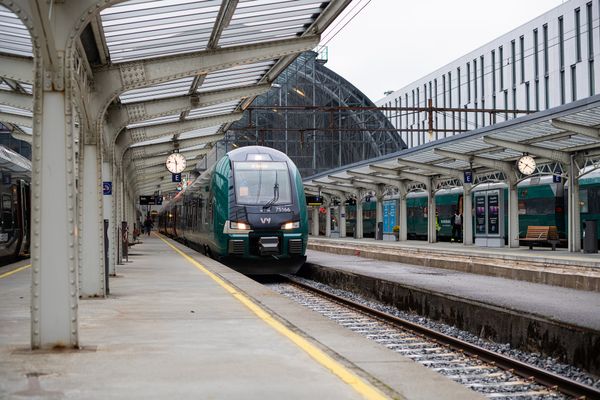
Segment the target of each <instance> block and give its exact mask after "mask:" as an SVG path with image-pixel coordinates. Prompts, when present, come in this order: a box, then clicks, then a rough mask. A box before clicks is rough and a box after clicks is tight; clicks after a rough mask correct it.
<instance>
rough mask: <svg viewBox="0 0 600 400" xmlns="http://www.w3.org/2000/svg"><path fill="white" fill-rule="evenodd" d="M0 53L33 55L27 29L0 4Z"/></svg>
mask: <svg viewBox="0 0 600 400" xmlns="http://www.w3.org/2000/svg"><path fill="white" fill-rule="evenodd" d="M0 53H5V54H12V55H17V56H25V57H33V53H32V50H31V36H30V35H29V30H27V27H26V26H25V25H24V24H23V23H22V22H21V20H20V19H19V17H17V16H16V15H15V14H14V13H13V12H12V11H10V10H9V9H8V8H6V7H4V6H1V5H0Z"/></svg>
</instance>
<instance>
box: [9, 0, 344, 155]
mask: <svg viewBox="0 0 600 400" xmlns="http://www.w3.org/2000/svg"><path fill="white" fill-rule="evenodd" d="M110 3H112V4H113V5H111V6H110V7H107V8H104V9H103V10H101V11H100V12H99V14H98V15H97V16H96V18H95V19H93V20H92V22H91V23H90V24H89V26H88V27H86V28H85V29H84V31H83V33H82V34H81V37H80V43H78V44H79V45H80V49H82V51H81V52H82V53H84V54H85V57H86V58H87V63H86V64H87V67H88V68H89V71H88V72H89V74H88V75H90V76H92V79H94V78H95V75H96V73H97V71H100V70H103V69H106V68H119V67H120V65H127V64H128V63H132V62H139V61H148V62H153V61H156V60H167V59H169V58H171V59H175V58H177V57H181V56H189V55H198V57H202V55H203V53H206V54H209V53H211V52H213V53H214V52H215V51H225V50H227V49H229V50H231V51H243V50H245V49H254V48H256V46H266V45H268V44H269V43H272V44H273V46H275V45H276V44H277V43H284V44H285V43H295V41H299V40H300V39H302V38H306V39H312V38H315V39H316V40H315V41H311V40H305V41H304V42H302V43H303V44H304V47H307V43H312V45H310V46H308V47H307V48H301V47H302V46H300V44H298V45H297V46H296V47H297V48H298V50H296V51H287V53H286V52H284V51H279V52H277V51H272V50H271V53H272V54H273V56H272V57H270V56H266V55H264V54H263V55H260V56H258V57H255V59H253V60H252V59H251V58H247V59H246V61H243V62H241V63H235V62H234V63H231V65H230V66H227V67H225V68H217V69H215V70H211V71H210V72H208V73H202V74H197V75H194V76H185V77H182V78H178V79H173V80H169V81H167V82H161V83H158V84H153V85H150V86H143V87H136V88H134V89H129V90H125V91H123V92H121V93H120V94H119V95H118V98H117V99H115V100H114V101H113V105H117V106H119V107H122V108H123V107H125V108H126V107H129V108H126V109H127V112H129V110H132V109H134V107H139V106H143V105H145V104H149V103H150V102H156V101H157V100H160V99H163V100H168V99H173V100H177V99H183V98H184V97H187V98H190V99H191V102H192V103H193V102H197V101H198V99H200V103H201V104H200V105H199V106H196V107H191V109H190V107H188V108H187V109H185V110H184V111H179V110H178V109H177V108H175V109H173V111H172V112H164V111H163V112H160V113H158V114H157V115H150V116H148V118H135V119H133V120H132V119H131V118H130V119H129V120H126V122H127V123H126V124H125V130H133V129H143V128H148V127H157V126H160V127H167V125H166V124H173V123H185V122H187V121H199V120H203V121H207V118H208V117H216V118H213V119H211V120H209V121H215V122H214V124H213V125H210V126H205V125H206V124H204V125H202V126H199V127H197V128H196V129H186V130H182V131H177V130H176V129H173V131H174V132H175V134H174V135H173V134H171V135H168V134H164V133H161V135H160V136H161V137H160V138H156V137H151V138H148V140H136V141H135V143H128V145H129V146H132V145H133V146H136V147H140V146H144V145H157V144H160V143H163V144H167V143H169V142H171V141H173V140H174V139H176V140H178V141H180V142H181V145H182V146H189V147H192V146H198V144H197V143H196V142H193V141H190V140H189V139H193V138H201V137H204V136H210V137H216V136H215V134H217V133H221V134H222V133H223V132H224V131H225V130H226V127H227V126H228V124H229V123H231V122H230V120H232V118H229V119H228V118H222V119H219V118H218V117H221V116H232V115H233V113H236V112H238V111H241V110H243V109H244V108H245V107H247V106H248V105H249V104H250V103H251V101H252V100H253V99H254V97H255V96H256V95H258V94H260V93H262V92H265V91H266V90H268V88H269V86H270V83H271V82H272V81H273V80H274V79H275V78H276V77H277V75H279V73H281V72H282V71H283V70H284V69H285V67H286V66H287V65H289V64H290V63H291V62H292V61H293V60H294V59H295V58H296V56H297V55H298V54H299V53H300V52H301V51H304V50H307V49H309V48H312V46H314V45H316V44H317V43H318V37H319V35H321V34H323V32H324V31H325V30H326V29H327V27H328V26H329V25H330V24H331V22H332V21H333V20H334V19H335V18H336V17H338V16H339V15H340V13H342V12H343V11H344V9H345V8H346V6H347V5H348V4H349V3H350V0H129V1H117V0H114V1H110ZM9 58H10V59H19V60H23V59H30V60H32V44H31V39H30V34H29V31H28V29H27V27H26V26H25V25H24V24H23V23H22V22H21V20H20V19H19V18H18V17H17V15H15V14H14V13H13V12H12V11H10V10H9V9H8V8H5V7H3V6H0V62H2V63H4V62H6V60H8V59H9ZM6 75H7V74H2V73H0V122H2V123H3V124H4V125H6V126H8V127H10V128H12V130H13V135H14V136H16V137H18V138H19V139H23V140H28V141H31V136H30V135H31V126H32V122H31V120H32V111H33V110H32V108H33V107H32V105H31V104H32V86H31V84H32V82H31V80H32V79H31V80H30V79H24V80H22V81H20V80H18V79H13V78H12V77H9V76H6ZM207 96H208V97H210V98H211V99H212V100H211V101H210V102H207V104H202V99H203V98H204V97H207ZM211 96H212V97H211ZM188 102H189V101H188ZM109 111H110V110H109ZM220 121H222V122H220ZM188 125H190V124H188ZM199 125H200V124H199ZM169 126H170V125H169ZM190 126H191V125H190ZM142 139H143V137H142ZM155 148H157V147H155ZM163 148H164V149H166V147H163ZM180 148H181V147H180ZM171 150H172V148H171ZM163 151H167V150H163ZM139 154H141V153H140V152H138V155H139Z"/></svg>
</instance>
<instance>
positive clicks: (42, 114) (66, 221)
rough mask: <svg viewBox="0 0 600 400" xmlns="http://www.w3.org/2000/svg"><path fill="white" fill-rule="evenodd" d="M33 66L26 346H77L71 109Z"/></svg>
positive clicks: (75, 241) (63, 96)
mask: <svg viewBox="0 0 600 400" xmlns="http://www.w3.org/2000/svg"><path fill="white" fill-rule="evenodd" d="M41 75H42V70H41V61H39V60H38V61H37V62H36V82H37V83H36V85H37V87H35V88H34V92H35V93H34V96H35V99H34V105H35V107H34V108H35V111H34V137H33V157H32V158H33V160H32V161H33V167H32V176H31V178H32V185H31V186H32V200H33V201H32V228H33V229H32V232H33V236H32V246H31V248H32V252H31V253H32V254H31V263H32V266H33V273H32V285H31V290H32V300H31V303H32V304H31V346H32V348H34V349H38V348H53V347H55V346H67V347H77V346H78V345H79V335H78V328H79V327H78V285H77V284H78V279H77V278H78V276H77V275H78V272H77V267H78V265H77V254H76V250H77V248H78V247H77V245H78V237H77V227H76V221H75V213H76V204H75V201H76V198H75V196H76V193H75V178H76V177H75V160H74V148H73V147H74V139H73V134H72V123H73V120H72V118H73V116H72V114H71V113H72V106H71V104H69V101H70V100H69V96H68V95H67V91H66V90H65V91H62V92H58V91H44V92H42V90H44V88H43V87H40V85H41V84H42V78H41Z"/></svg>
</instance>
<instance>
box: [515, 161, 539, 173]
mask: <svg viewBox="0 0 600 400" xmlns="http://www.w3.org/2000/svg"><path fill="white" fill-rule="evenodd" d="M517 168H519V171H521V173H522V174H523V175H531V174H533V172H534V171H535V168H536V163H535V160H534V159H533V157H531V156H523V157H521V158H519V161H517Z"/></svg>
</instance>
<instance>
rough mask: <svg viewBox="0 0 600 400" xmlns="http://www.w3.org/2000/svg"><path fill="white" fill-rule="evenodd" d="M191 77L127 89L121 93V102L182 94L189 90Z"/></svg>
mask: <svg viewBox="0 0 600 400" xmlns="http://www.w3.org/2000/svg"><path fill="white" fill-rule="evenodd" d="M193 80H194V78H193V77H189V78H182V79H177V80H174V81H169V82H165V83H160V84H158V85H153V86H148V87H145V88H141V89H133V90H128V91H126V92H124V93H123V94H121V96H119V97H120V99H121V102H122V103H124V104H126V103H133V102H137V101H148V100H153V99H164V98H166V97H174V96H183V95H185V94H187V93H188V92H189V91H190V86H191V85H192V81H193Z"/></svg>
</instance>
